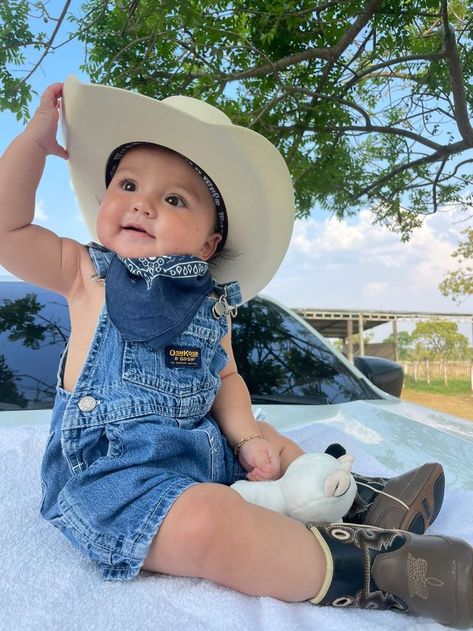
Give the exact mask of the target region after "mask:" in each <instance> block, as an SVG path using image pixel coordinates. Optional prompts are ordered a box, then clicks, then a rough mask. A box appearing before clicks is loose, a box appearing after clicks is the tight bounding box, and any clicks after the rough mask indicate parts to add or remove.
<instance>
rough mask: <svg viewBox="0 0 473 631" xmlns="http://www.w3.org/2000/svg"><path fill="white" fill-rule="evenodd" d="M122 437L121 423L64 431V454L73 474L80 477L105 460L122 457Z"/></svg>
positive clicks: (62, 442) (62, 439)
mask: <svg viewBox="0 0 473 631" xmlns="http://www.w3.org/2000/svg"><path fill="white" fill-rule="evenodd" d="M120 435H121V424H120V423H106V424H104V425H99V426H96V427H82V428H74V429H65V430H63V431H62V437H61V444H62V453H63V456H64V458H65V459H66V461H67V463H68V465H69V469H70V470H71V473H72V474H73V475H78V474H79V473H81V472H82V471H86V470H87V469H89V468H90V467H91V466H93V465H95V464H96V463H97V462H98V461H101V460H103V459H104V458H116V457H118V456H120V455H121V453H122V450H123V446H122V442H121V438H120Z"/></svg>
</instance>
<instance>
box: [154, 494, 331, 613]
mask: <svg viewBox="0 0 473 631" xmlns="http://www.w3.org/2000/svg"><path fill="white" fill-rule="evenodd" d="M143 568H144V569H145V570H149V571H152V572H162V573H165V574H172V575H175V576H191V577H202V578H206V579H208V580H211V581H214V582H215V583H218V584H220V585H225V586H227V587H231V588H232V589H235V590H238V591H240V592H243V593H245V594H250V595H253V596H273V597H274V598H278V599H280V600H285V601H301V600H307V599H309V598H312V597H314V596H315V594H317V593H318V592H319V590H320V588H321V585H322V582H323V580H324V577H325V556H324V554H323V552H322V549H321V548H320V546H319V544H318V542H317V540H316V539H315V538H314V536H313V535H312V534H311V533H310V532H309V530H307V528H305V526H304V525H303V524H301V523H299V522H297V521H294V520H292V519H290V518H288V517H286V516H284V515H280V514H278V513H275V512H273V511H269V510H267V509H265V508H261V507H259V506H255V505H253V504H248V503H247V502H245V501H244V500H243V499H242V498H241V497H240V496H239V495H238V493H236V492H235V491H233V490H232V489H230V488H228V487H226V486H223V485H219V484H199V485H196V486H193V487H191V488H190V489H188V490H187V491H185V492H184V493H183V494H182V496H181V497H180V498H179V499H178V500H177V501H176V502H175V503H174V505H173V506H172V507H171V510H170V511H169V513H168V515H167V517H166V519H165V520H164V523H163V524H162V526H161V528H160V530H159V532H158V534H157V536H156V537H155V539H154V540H153V542H152V544H151V547H150V549H149V553H148V556H147V558H146V560H145V563H144V565H143Z"/></svg>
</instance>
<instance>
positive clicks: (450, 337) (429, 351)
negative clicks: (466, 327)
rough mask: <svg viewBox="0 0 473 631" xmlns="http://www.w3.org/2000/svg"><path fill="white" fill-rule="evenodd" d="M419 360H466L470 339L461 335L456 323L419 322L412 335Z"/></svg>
mask: <svg viewBox="0 0 473 631" xmlns="http://www.w3.org/2000/svg"><path fill="white" fill-rule="evenodd" d="M411 340H412V342H414V343H415V345H416V346H415V351H414V353H415V355H416V356H417V358H418V359H435V360H446V359H466V358H467V357H468V356H469V354H470V352H469V348H468V338H467V337H465V336H464V335H462V334H461V333H459V331H458V325H457V324H456V323H455V322H448V321H446V320H430V321H426V322H419V323H418V324H417V325H416V328H415V329H414V331H413V332H412V335H411Z"/></svg>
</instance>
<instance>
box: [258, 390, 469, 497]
mask: <svg viewBox="0 0 473 631" xmlns="http://www.w3.org/2000/svg"><path fill="white" fill-rule="evenodd" d="M261 409H262V411H263V413H264V415H265V416H266V417H267V419H268V421H270V422H271V424H273V425H274V426H275V427H277V428H278V429H279V430H280V431H284V432H289V433H291V432H292V430H298V429H300V428H303V427H305V426H307V425H308V424H312V423H319V424H320V425H321V430H322V427H323V436H324V438H327V437H330V441H331V442H339V443H341V444H343V441H344V439H345V441H346V444H348V445H350V448H351V449H353V448H355V449H356V448H359V449H361V450H363V451H364V452H367V453H369V454H370V455H372V456H373V457H374V458H376V459H377V460H379V461H380V462H381V463H382V464H384V465H385V466H386V467H387V468H389V469H392V470H393V471H406V470H408V469H410V468H413V467H417V466H418V465H419V464H422V463H423V462H441V463H442V464H443V466H444V468H445V470H446V475H447V480H448V483H449V485H450V486H455V487H458V488H464V489H470V490H473V475H472V473H471V463H472V462H473V421H467V420H465V419H461V418H458V417H456V416H452V415H449V414H444V413H443V412H438V411H435V410H431V409H429V408H425V407H423V406H420V405H415V404H413V403H409V402H406V401H402V400H400V399H394V398H393V399H383V400H381V399H376V400H370V401H352V402H350V403H343V404H340V405H320V406H316V405H310V406H309V405H308V406H302V405H297V406H296V405H294V406H291V405H264V406H261ZM327 429H331V430H333V437H332V432H330V431H327ZM297 433H298V432H297ZM322 448H324V447H322Z"/></svg>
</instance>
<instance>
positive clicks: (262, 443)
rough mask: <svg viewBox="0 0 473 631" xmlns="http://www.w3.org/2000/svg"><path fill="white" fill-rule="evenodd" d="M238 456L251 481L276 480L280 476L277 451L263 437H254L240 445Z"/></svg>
mask: <svg viewBox="0 0 473 631" xmlns="http://www.w3.org/2000/svg"><path fill="white" fill-rule="evenodd" d="M238 458H239V460H240V464H241V466H242V467H243V468H244V469H246V471H248V475H247V478H248V480H250V481H251V482H259V481H262V480H277V479H278V478H279V476H280V467H281V463H280V458H279V453H278V452H277V451H276V449H275V448H274V446H273V445H272V444H271V443H270V442H268V441H267V440H264V438H255V439H254V440H249V441H248V442H247V443H245V444H244V445H242V447H241V449H240V452H239V454H238Z"/></svg>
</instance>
